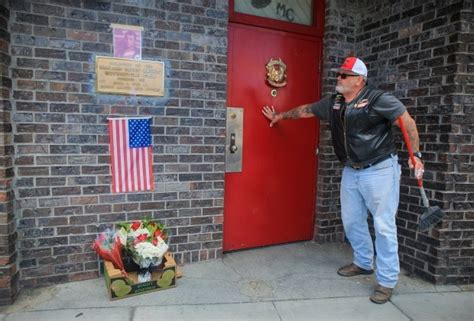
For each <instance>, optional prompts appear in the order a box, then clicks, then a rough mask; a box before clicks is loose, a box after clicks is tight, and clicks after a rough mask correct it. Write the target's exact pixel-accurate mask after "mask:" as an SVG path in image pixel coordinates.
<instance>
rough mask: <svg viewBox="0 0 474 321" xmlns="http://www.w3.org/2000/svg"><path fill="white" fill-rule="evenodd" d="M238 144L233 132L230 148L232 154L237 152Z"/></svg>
mask: <svg viewBox="0 0 474 321" xmlns="http://www.w3.org/2000/svg"><path fill="white" fill-rule="evenodd" d="M237 149H238V148H237V145H235V134H234V133H232V134H230V146H229V150H230V152H231V153H232V154H235V152H236V151H237Z"/></svg>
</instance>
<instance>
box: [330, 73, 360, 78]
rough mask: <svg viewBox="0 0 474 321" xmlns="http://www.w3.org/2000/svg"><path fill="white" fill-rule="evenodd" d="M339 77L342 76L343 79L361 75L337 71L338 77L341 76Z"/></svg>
mask: <svg viewBox="0 0 474 321" xmlns="http://www.w3.org/2000/svg"><path fill="white" fill-rule="evenodd" d="M339 77H341V79H346V78H347V77H359V75H350V74H341V73H337V74H336V78H339Z"/></svg>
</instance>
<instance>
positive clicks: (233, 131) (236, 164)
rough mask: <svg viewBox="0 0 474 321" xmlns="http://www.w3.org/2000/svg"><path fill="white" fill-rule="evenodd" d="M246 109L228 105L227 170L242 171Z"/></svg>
mask: <svg viewBox="0 0 474 321" xmlns="http://www.w3.org/2000/svg"><path fill="white" fill-rule="evenodd" d="M243 125H244V109H243V108H239V107H227V126H226V127H227V132H226V133H227V134H226V146H225V171H226V172H227V173H232V172H241V171H242V151H243V127H244V126H243Z"/></svg>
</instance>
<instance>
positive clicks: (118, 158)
mask: <svg viewBox="0 0 474 321" xmlns="http://www.w3.org/2000/svg"><path fill="white" fill-rule="evenodd" d="M143 126H146V124H145V125H143ZM148 126H149V124H148ZM109 134H110V157H111V162H110V163H111V167H112V192H113V193H123V192H135V191H146V190H153V188H154V179H153V171H152V170H151V167H152V164H151V161H152V147H151V146H146V144H149V143H145V145H142V146H145V147H130V138H131V137H130V135H132V134H131V132H130V126H129V119H123V118H122V119H109ZM134 135H136V133H135V134H134ZM134 137H137V136H134ZM138 137H139V138H142V137H144V135H140V136H138ZM145 137H146V136H145ZM133 146H140V145H133Z"/></svg>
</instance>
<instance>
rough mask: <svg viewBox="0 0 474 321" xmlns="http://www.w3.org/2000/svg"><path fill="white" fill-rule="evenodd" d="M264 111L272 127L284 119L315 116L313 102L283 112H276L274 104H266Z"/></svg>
mask: <svg viewBox="0 0 474 321" xmlns="http://www.w3.org/2000/svg"><path fill="white" fill-rule="evenodd" d="M262 113H263V114H264V115H265V117H267V118H268V119H269V120H270V121H271V122H270V127H272V126H273V125H274V124H276V123H277V122H279V121H280V120H282V119H299V118H309V117H314V114H313V113H312V112H311V104H305V105H301V106H298V107H296V108H293V109H290V110H288V111H285V112H282V113H277V112H275V108H274V107H273V106H271V107H269V106H264V107H263V110H262Z"/></svg>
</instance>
